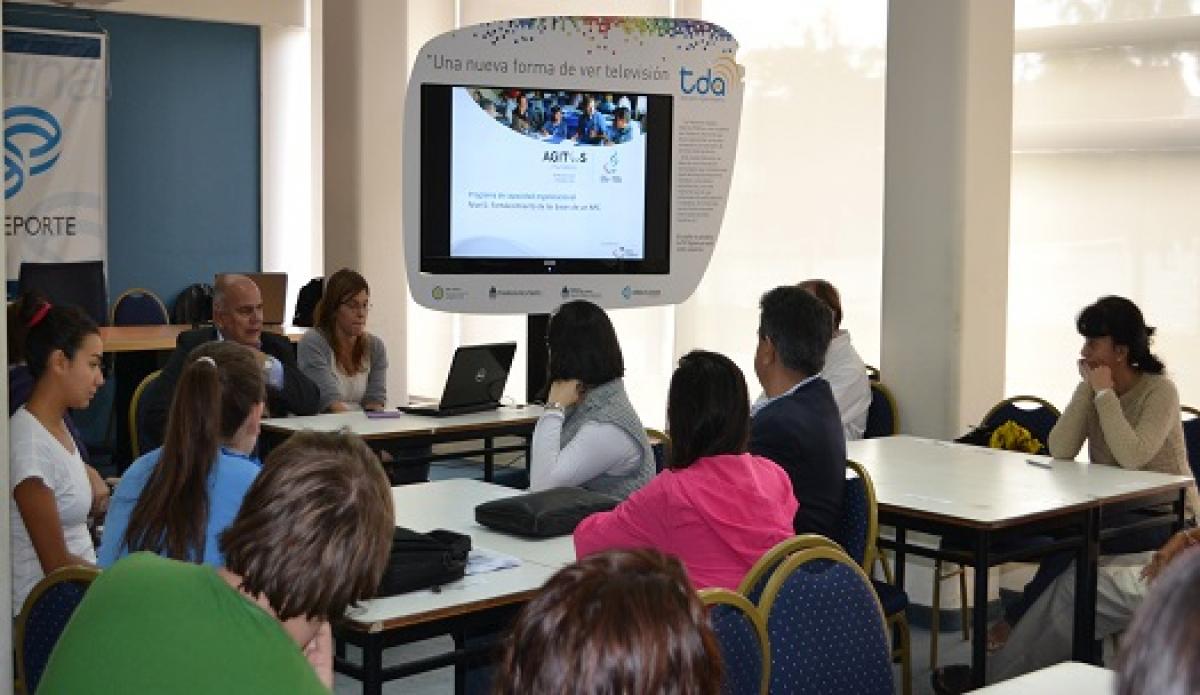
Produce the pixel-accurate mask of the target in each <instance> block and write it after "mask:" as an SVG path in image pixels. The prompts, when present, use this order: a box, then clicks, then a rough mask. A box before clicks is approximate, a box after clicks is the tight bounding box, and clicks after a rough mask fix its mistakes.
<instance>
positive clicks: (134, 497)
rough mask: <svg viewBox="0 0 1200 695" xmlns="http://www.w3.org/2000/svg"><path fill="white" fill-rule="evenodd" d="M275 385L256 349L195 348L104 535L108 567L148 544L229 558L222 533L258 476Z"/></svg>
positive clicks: (204, 557) (181, 553) (193, 558)
mask: <svg viewBox="0 0 1200 695" xmlns="http://www.w3.org/2000/svg"><path fill="white" fill-rule="evenodd" d="M265 401H266V388H265V385H264V382H263V370H262V367H261V366H260V365H259V364H258V361H257V360H256V359H255V356H254V353H253V351H251V350H250V349H249V348H247V347H244V346H242V345H239V344H237V343H234V342H230V341H221V342H211V343H205V344H203V345H201V346H200V347H198V348H196V349H195V350H193V351H192V352H191V354H190V355H189V356H188V364H187V366H185V367H184V368H183V372H182V374H181V375H180V378H179V383H178V385H177V386H176V388H175V395H174V399H173V400H172V402H171V410H170V415H169V417H168V419H167V432H166V440H165V441H164V443H163V446H162V448H160V449H155V450H154V451H151V452H150V453H148V454H146V455H145V456H142V457H141V458H139V459H138V460H137V461H134V462H133V465H132V466H130V467H129V470H127V471H126V472H125V475H124V476H123V477H122V478H121V483H120V485H118V486H117V489H116V490H115V491H114V492H113V501H112V505H111V508H110V509H109V512H108V519H107V521H106V523H105V527H104V537H103V539H101V542H100V553H99V556H100V566H101V567H108V566H110V565H112V564H113V563H114V562H116V561H117V560H119V559H120V558H121V557H123V556H125V555H126V554H128V553H134V552H138V551H142V550H148V551H150V552H154V553H158V554H159V555H163V556H166V557H169V558H173V559H175V560H182V561H185V562H197V563H204V564H208V565H214V566H219V565H221V564H222V557H221V552H220V550H219V548H218V546H217V535H218V534H220V532H221V531H223V530H224V529H225V527H227V526H228V525H229V524H230V522H232V521H233V518H234V517H235V516H236V515H237V511H238V507H240V506H241V503H242V498H243V497H245V495H246V491H247V490H248V489H249V488H250V484H251V483H252V482H254V479H255V477H256V476H257V475H258V470H259V468H260V463H259V462H258V460H257V459H254V458H252V452H253V451H254V445H255V442H257V440H258V431H259V422H260V421H261V419H262V414H263V408H264V403H265Z"/></svg>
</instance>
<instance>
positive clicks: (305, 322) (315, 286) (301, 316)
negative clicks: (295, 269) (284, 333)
mask: <svg viewBox="0 0 1200 695" xmlns="http://www.w3.org/2000/svg"><path fill="white" fill-rule="evenodd" d="M324 293H325V278H313V279H312V280H309V281H308V282H306V283H304V287H301V288H300V294H298V295H296V315H295V316H293V317H292V325H293V326H304V327H306V328H312V327H313V323H314V321H315V319H316V313H317V302H319V301H321V295H322V294H324Z"/></svg>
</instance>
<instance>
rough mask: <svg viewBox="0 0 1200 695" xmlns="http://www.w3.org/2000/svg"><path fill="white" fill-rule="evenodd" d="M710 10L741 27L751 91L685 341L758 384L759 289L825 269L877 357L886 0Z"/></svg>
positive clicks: (850, 322)
mask: <svg viewBox="0 0 1200 695" xmlns="http://www.w3.org/2000/svg"><path fill="white" fill-rule="evenodd" d="M702 14H703V18H704V19H707V20H709V21H713V22H716V23H718V24H720V25H722V26H724V27H725V28H726V29H728V30H729V31H730V32H731V33H732V34H733V35H734V36H735V37H736V38H737V40H738V42H739V44H740V46H741V49H740V51H739V54H738V60H739V62H741V63H742V64H744V65H745V66H746V97H745V103H744V105H743V110H742V125H741V134H740V138H739V140H738V153H737V165H736V167H735V169H734V175H733V185H732V188H731V190H730V192H729V203H728V207H727V208H726V212H725V221H724V225H723V227H722V229H721V236H720V239H719V241H718V243H717V248H716V252H715V253H714V255H713V259H712V263H711V264H710V265H709V267H708V271H707V273H706V274H705V276H704V280H703V281H702V282H701V283H700V287H699V289H698V290H697V291H696V294H695V295H693V296H692V298H691V299H690V300H688V301H687V302H686V303H684V304H683V305H681V306H680V307H679V309H678V311H677V314H676V350H677V352H679V353H682V352H686V351H687V350H690V349H693V348H704V349H709V350H716V351H718V352H722V353H725V354H726V355H728V356H729V357H730V358H731V359H733V360H734V361H735V362H737V363H738V364H739V365H740V366H741V367H742V370H743V371H744V372H745V375H746V380H747V382H748V383H749V386H750V390H751V393H752V395H753V394H754V393H757V392H758V391H759V386H758V383H757V381H756V379H755V376H754V372H753V358H754V346H755V342H756V334H755V331H756V329H757V327H758V300H759V297H761V295H762V294H763V292H765V291H766V290H768V289H770V288H772V287H775V286H777V285H783V284H795V283H797V282H799V281H801V280H804V279H808V278H824V279H826V280H829V281H830V282H832V283H833V284H834V285H835V286H837V287H838V289H839V290H840V292H841V295H842V304H843V310H844V314H845V319H844V320H843V323H842V327H843V328H846V329H848V330H849V331H850V333H851V336H852V338H853V340H854V343H855V345H856V346H857V348H858V350H859V352H860V353H861V354H862V356H863V359H864V360H866V361H867V362H868V363H873V364H876V365H878V363H879V362H878V360H879V315H880V314H879V312H880V284H881V277H882V261H883V259H882V253H883V247H882V240H883V229H882V221H883V116H884V81H883V80H884V67H885V57H886V53H885V44H884V38H885V34H886V31H887V3H886V2H885V1H884V0H809V1H807V2H791V1H787V0H779V1H772V2H756V3H753V6H751V5H750V3H746V2H743V1H741V0H705V2H704V3H703V13H702Z"/></svg>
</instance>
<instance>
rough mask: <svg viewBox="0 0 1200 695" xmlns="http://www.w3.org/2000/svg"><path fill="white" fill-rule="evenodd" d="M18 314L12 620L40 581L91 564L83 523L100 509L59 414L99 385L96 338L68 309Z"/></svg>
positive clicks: (35, 306) (95, 482)
mask: <svg viewBox="0 0 1200 695" xmlns="http://www.w3.org/2000/svg"><path fill="white" fill-rule="evenodd" d="M23 312H24V313H23V314H22V315H21V317H20V321H21V323H22V324H23V325H24V326H26V327H27V328H28V333H27V335H26V336H25V345H24V351H25V359H26V364H27V365H28V367H29V373H30V375H31V376H32V377H33V390H32V391H31V392H30V395H29V400H28V401H26V403H25V404H24V405H22V406H21V407H20V408H18V409H17V411H16V412H15V413H13V415H12V417H11V418H10V419H9V433H8V444H9V466H10V469H9V470H10V473H9V475H10V484H11V485H12V496H13V501H14V503H15V504H13V505H12V507H11V514H10V517H9V529H10V534H11V535H10V540H11V543H12V573H13V577H12V578H13V583H12V609H13V615H16V614H17V613H19V612H20V610H21V605H22V604H23V603H24V602H25V597H26V596H28V595H29V591H30V590H31V589H32V588H33V587H34V585H35V584H37V583H38V581H39V580H41V578H42V577H44V576H45V575H47V574H49V573H50V572H52V571H54V570H56V569H59V568H60V567H66V566H69V565H85V564H92V563H94V562H95V561H96V551H95V548H94V547H93V545H92V537H91V534H90V532H89V531H88V527H87V521H88V518H89V517H95V516H98V515H100V514H103V513H104V508H105V506H107V504H108V489H107V487H105V485H104V481H102V480H100V477H99V475H97V474H96V473H95V471H94V470H93V469H92V468H91V467H90V466H87V465H86V464H85V463H84V462H83V459H82V458H81V457H80V453H79V447H78V446H77V445H76V443H75V439H74V438H73V437H72V436H71V432H70V430H69V429H68V427H67V423H66V417H67V411H68V410H69V409H71V408H86V407H87V406H88V403H90V402H91V400H92V397H93V396H95V395H96V390H97V389H99V388H100V387H101V386H102V385H104V375H103V374H102V372H101V369H100V365H101V361H102V359H103V356H104V355H103V353H104V345H103V343H102V342H101V340H100V331H99V329H98V328H96V324H95V322H93V321H92V320H91V319H90V318H88V317H87V315H86V314H84V313H83V312H82V311H80V310H79V309H77V308H75V307H58V306H52V305H51V304H50V303H49V302H41V303H32V302H31V303H28V304H26V305H25V306H24V307H23Z"/></svg>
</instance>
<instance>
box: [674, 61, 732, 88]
mask: <svg viewBox="0 0 1200 695" xmlns="http://www.w3.org/2000/svg"><path fill="white" fill-rule="evenodd" d="M736 76H737V64H736V63H734V62H733V58H730V57H729V56H721V57H720V58H718V59H717V62H715V63H713V64H712V65H711V66H710V67H709V68H708V69H707V70H705V71H704V72H703V73H699V72H696V71H694V70H691V69H688V68H685V67H682V66H681V67H680V68H679V91H681V92H683V93H684V94H688V95H697V96H703V97H723V96H725V93H726V91H727V87H728V85H729V83H730V82H733V81H734V78H735V77H736Z"/></svg>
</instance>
